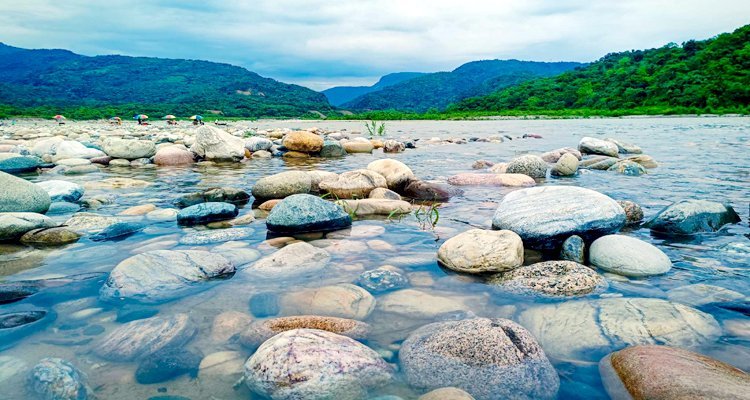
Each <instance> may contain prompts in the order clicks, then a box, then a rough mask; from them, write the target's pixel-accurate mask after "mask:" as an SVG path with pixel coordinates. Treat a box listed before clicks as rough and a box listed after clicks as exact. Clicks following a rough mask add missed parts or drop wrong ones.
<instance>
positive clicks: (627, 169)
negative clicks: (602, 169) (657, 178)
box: [607, 160, 647, 176]
mask: <svg viewBox="0 0 750 400" xmlns="http://www.w3.org/2000/svg"><path fill="white" fill-rule="evenodd" d="M607 171H614V172H617V173H618V174H622V175H627V176H640V175H643V174H645V173H647V171H646V168H645V167H644V166H642V165H641V164H638V163H637V162H633V161H630V160H621V161H618V162H616V163H615V164H614V165H612V166H611V167H609V168H607Z"/></svg>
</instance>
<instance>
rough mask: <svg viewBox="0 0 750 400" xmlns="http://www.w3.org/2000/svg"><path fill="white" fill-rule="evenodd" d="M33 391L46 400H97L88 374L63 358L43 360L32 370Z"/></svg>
mask: <svg viewBox="0 0 750 400" xmlns="http://www.w3.org/2000/svg"><path fill="white" fill-rule="evenodd" d="M29 386H30V387H31V391H32V392H34V394H36V396H38V398H40V399H45V400H88V399H92V400H93V399H95V398H96V397H95V396H94V391H93V390H91V388H90V387H89V386H88V378H87V377H86V374H84V373H83V372H81V371H79V370H78V368H76V367H75V366H74V365H73V364H71V363H70V362H68V361H65V360H63V359H61V358H43V359H41V360H40V361H39V363H38V364H36V365H35V366H34V368H32V369H31V373H30V375H29Z"/></svg>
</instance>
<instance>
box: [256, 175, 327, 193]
mask: <svg viewBox="0 0 750 400" xmlns="http://www.w3.org/2000/svg"><path fill="white" fill-rule="evenodd" d="M311 190H312V179H311V178H310V175H309V174H308V173H306V172H303V171H286V172H281V173H278V174H274V175H271V176H266V177H263V178H261V179H259V180H258V181H257V182H256V183H255V186H253V189H252V193H253V196H254V197H255V198H257V199H283V198H285V197H287V196H291V195H293V194H300V193H310V191H311Z"/></svg>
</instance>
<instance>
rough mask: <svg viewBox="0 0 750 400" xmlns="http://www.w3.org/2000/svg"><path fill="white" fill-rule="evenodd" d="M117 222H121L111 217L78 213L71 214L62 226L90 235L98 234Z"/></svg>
mask: <svg viewBox="0 0 750 400" xmlns="http://www.w3.org/2000/svg"><path fill="white" fill-rule="evenodd" d="M118 222H122V220H121V219H120V218H117V217H113V216H111V215H101V214H95V213H88V212H79V213H75V214H73V216H72V217H70V218H69V219H68V220H67V221H65V223H64V224H63V225H64V226H66V227H68V229H71V230H73V231H75V232H78V233H91V232H99V231H101V230H103V229H105V228H107V227H108V226H111V225H114V224H116V223H118Z"/></svg>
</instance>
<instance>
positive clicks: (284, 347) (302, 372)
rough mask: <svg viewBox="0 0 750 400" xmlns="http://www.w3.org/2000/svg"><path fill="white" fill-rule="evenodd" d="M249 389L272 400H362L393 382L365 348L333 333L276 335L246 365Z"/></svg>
mask: <svg viewBox="0 0 750 400" xmlns="http://www.w3.org/2000/svg"><path fill="white" fill-rule="evenodd" d="M245 378H246V383H247V386H248V387H249V388H250V389H251V390H253V391H254V392H257V393H259V394H261V395H264V396H267V397H269V398H272V399H274V400H294V399H310V400H323V399H337V400H357V399H361V398H364V397H365V395H366V393H367V391H368V390H369V389H374V388H377V387H379V386H383V385H385V384H386V383H388V382H389V381H390V380H391V379H392V369H391V367H390V366H388V364H387V363H386V362H385V361H384V360H383V359H382V358H380V356H379V355H378V353H376V352H375V351H374V350H372V349H370V348H368V347H367V346H365V345H363V344H361V343H359V342H357V341H355V340H353V339H350V338H348V337H345V336H341V335H337V334H335V333H331V332H326V331H321V330H317V329H294V330H290V331H286V332H283V333H280V334H278V335H276V336H274V337H273V338H271V339H269V340H268V341H267V342H265V343H263V345H262V346H260V348H259V349H258V350H257V351H256V352H255V354H253V356H252V357H250V359H249V360H247V363H246V364H245Z"/></svg>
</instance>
